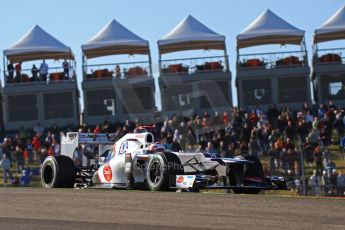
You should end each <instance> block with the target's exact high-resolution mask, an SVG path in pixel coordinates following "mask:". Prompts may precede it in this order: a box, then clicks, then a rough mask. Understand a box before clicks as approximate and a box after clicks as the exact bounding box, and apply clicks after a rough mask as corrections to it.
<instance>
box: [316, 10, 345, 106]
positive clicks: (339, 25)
mask: <svg viewBox="0 0 345 230" xmlns="http://www.w3.org/2000/svg"><path fill="white" fill-rule="evenodd" d="M344 18H345V6H344V7H342V8H341V9H339V10H338V11H337V12H336V13H335V14H334V15H332V16H331V17H330V18H329V19H328V20H327V21H326V22H324V23H323V24H322V25H321V26H320V28H318V29H316V30H315V32H314V40H313V72H312V79H313V85H314V97H315V98H316V99H317V101H318V102H319V103H323V104H327V102H328V101H330V100H332V101H333V102H334V103H336V104H338V105H341V106H343V107H344V106H345V63H344V51H345V48H328V47H327V44H329V43H330V42H332V41H335V40H339V39H345V36H344V31H345V20H344ZM324 43H325V46H326V48H320V46H321V45H323V44H324Z"/></svg>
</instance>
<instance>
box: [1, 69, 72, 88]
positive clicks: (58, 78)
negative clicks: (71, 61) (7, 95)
mask: <svg viewBox="0 0 345 230" xmlns="http://www.w3.org/2000/svg"><path fill="white" fill-rule="evenodd" d="M75 80H76V74H75V70H74V69H73V68H69V69H68V71H65V70H64V69H63V68H62V67H50V68H48V73H47V74H40V71H39V69H22V70H21V71H20V73H17V72H16V71H15V70H13V71H4V82H5V84H6V85H11V86H14V85H30V84H47V83H61V82H71V81H75Z"/></svg>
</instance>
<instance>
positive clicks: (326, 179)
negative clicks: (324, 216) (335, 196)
mask: <svg viewBox="0 0 345 230" xmlns="http://www.w3.org/2000/svg"><path fill="white" fill-rule="evenodd" d="M321 185H322V187H323V191H324V193H325V195H328V193H329V188H330V186H331V182H330V176H329V173H328V172H327V171H326V170H323V171H322V177H321Z"/></svg>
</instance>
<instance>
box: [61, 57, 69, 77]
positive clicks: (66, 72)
mask: <svg viewBox="0 0 345 230" xmlns="http://www.w3.org/2000/svg"><path fill="white" fill-rule="evenodd" d="M62 68H63V74H64V79H68V78H69V63H68V61H67V59H65V60H64V61H63V62H62Z"/></svg>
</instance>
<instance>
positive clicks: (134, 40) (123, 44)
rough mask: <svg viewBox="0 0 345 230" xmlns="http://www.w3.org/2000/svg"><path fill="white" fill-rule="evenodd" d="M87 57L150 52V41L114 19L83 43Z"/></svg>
mask: <svg viewBox="0 0 345 230" xmlns="http://www.w3.org/2000/svg"><path fill="white" fill-rule="evenodd" d="M82 50H83V53H84V55H85V56H86V57H87V58H95V57H100V56H107V55H115V54H149V52H150V49H149V42H148V41H146V40H144V39H142V38H141V37H139V36H138V35H136V34H134V33H133V32H132V31H130V30H129V29H127V28H126V27H124V26H123V25H121V24H120V23H118V22H117V21H116V20H112V21H111V22H110V23H108V24H107V25H106V26H105V27H104V28H103V29H102V30H101V31H100V32H99V33H98V34H96V35H95V36H94V37H93V38H91V40H90V41H89V42H88V43H86V44H85V45H82Z"/></svg>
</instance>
